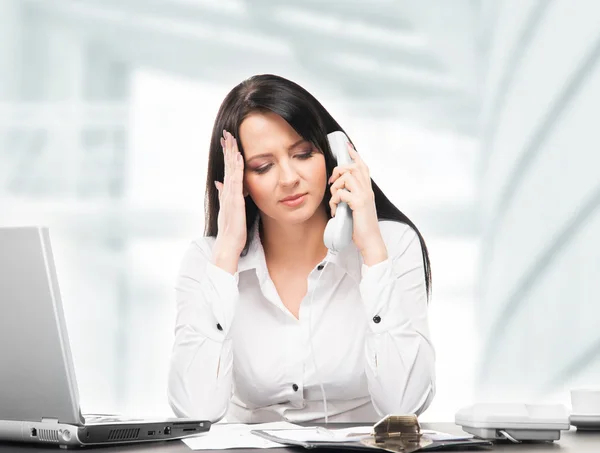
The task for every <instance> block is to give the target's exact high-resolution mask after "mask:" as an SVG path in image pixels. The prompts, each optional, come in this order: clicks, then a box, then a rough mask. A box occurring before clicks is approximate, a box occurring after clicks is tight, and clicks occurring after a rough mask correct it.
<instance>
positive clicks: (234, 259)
mask: <svg viewBox="0 0 600 453" xmlns="http://www.w3.org/2000/svg"><path fill="white" fill-rule="evenodd" d="M222 244H223V243H222V242H221V241H219V239H217V241H216V242H215V245H214V247H213V254H212V263H213V264H214V265H215V266H217V267H220V268H221V269H223V270H224V271H226V272H229V273H230V274H231V275H234V274H235V273H236V272H237V268H238V262H239V260H240V253H238V252H236V251H234V250H230V249H227V248H225V247H223V245H222Z"/></svg>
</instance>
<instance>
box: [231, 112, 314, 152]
mask: <svg viewBox="0 0 600 453" xmlns="http://www.w3.org/2000/svg"><path fill="white" fill-rule="evenodd" d="M239 138H240V140H241V142H242V146H243V148H244V152H245V154H246V156H248V157H250V156H251V155H252V154H255V153H262V152H275V151H277V150H287V148H288V147H289V146H291V145H292V144H294V143H296V142H297V141H298V140H300V139H301V138H302V137H300V135H299V134H298V133H297V132H296V131H295V130H294V128H293V127H292V126H290V125H289V124H288V122H287V121H285V120H284V119H283V118H282V117H280V116H279V115H277V114H276V113H272V112H265V113H263V112H256V113H251V114H250V115H248V116H247V117H246V118H245V119H244V121H242V124H241V125H240V137H239Z"/></svg>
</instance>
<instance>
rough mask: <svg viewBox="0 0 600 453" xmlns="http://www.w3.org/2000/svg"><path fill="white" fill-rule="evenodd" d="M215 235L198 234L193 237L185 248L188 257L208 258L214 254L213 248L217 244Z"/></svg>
mask: <svg viewBox="0 0 600 453" xmlns="http://www.w3.org/2000/svg"><path fill="white" fill-rule="evenodd" d="M215 239H216V238H215V237H212V236H196V237H195V238H192V239H191V240H190V241H189V242H188V245H187V249H186V250H185V256H184V260H185V258H186V257H196V258H204V259H208V258H209V257H210V256H212V249H213V246H214V244H215Z"/></svg>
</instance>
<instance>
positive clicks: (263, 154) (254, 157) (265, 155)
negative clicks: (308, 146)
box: [246, 138, 308, 163]
mask: <svg viewBox="0 0 600 453" xmlns="http://www.w3.org/2000/svg"><path fill="white" fill-rule="evenodd" d="M304 142H308V140H305V139H303V138H301V139H300V140H298V141H297V142H296V143H294V144H292V145H290V146H289V147H288V151H289V150H291V149H294V148H295V147H296V146H298V145H301V144H302V143H304ZM272 155H273V153H262V154H257V155H256V156H252V157H251V158H250V159H248V160H247V161H246V163H248V162H250V161H252V160H254V159H258V158H259V157H270V156H272Z"/></svg>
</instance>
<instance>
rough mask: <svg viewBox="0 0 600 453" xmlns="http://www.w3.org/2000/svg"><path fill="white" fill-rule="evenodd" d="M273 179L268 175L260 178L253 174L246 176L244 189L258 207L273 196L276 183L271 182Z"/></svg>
mask: <svg viewBox="0 0 600 453" xmlns="http://www.w3.org/2000/svg"><path fill="white" fill-rule="evenodd" d="M272 179H273V178H272V177H269V176H268V175H261V176H258V175H255V174H252V173H250V174H248V173H247V174H245V175H244V187H245V189H246V190H247V191H248V195H250V196H251V197H252V200H254V203H256V204H257V205H260V204H261V202H262V201H264V200H265V199H268V198H270V197H271V196H272V195H273V190H274V186H273V184H274V183H273V181H271V180H272Z"/></svg>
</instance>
